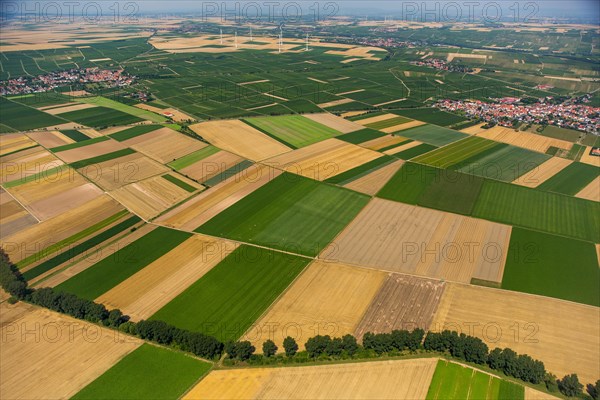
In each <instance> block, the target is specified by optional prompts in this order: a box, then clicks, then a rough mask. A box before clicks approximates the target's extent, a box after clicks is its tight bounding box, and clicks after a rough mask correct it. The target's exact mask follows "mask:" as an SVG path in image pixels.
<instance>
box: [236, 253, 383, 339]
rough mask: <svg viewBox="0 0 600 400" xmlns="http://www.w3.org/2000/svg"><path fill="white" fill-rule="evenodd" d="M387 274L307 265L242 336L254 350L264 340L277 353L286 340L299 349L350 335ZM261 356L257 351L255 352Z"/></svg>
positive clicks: (320, 263)
mask: <svg viewBox="0 0 600 400" xmlns="http://www.w3.org/2000/svg"><path fill="white" fill-rule="evenodd" d="M387 275H388V274H387V273H385V272H381V271H375V270H369V269H365V268H355V267H351V266H347V265H344V264H339V263H333V262H324V261H315V262H313V263H312V264H311V265H310V266H309V267H308V268H307V269H306V270H305V271H304V272H303V273H302V275H300V277H298V279H297V280H296V281H295V282H294V283H293V284H292V286H291V287H289V288H288V290H287V291H286V292H285V293H284V294H283V296H282V297H281V298H280V299H279V300H278V301H277V302H276V303H275V304H274V305H273V306H271V308H270V309H269V310H268V311H267V312H266V314H265V315H263V316H262V318H260V319H259V320H258V321H257V322H256V323H255V324H254V326H252V327H251V328H250V329H249V330H248V331H247V332H246V334H245V335H244V338H245V340H250V341H251V342H252V343H253V344H254V346H256V348H257V349H261V346H262V344H263V342H264V341H265V340H267V339H271V340H273V341H274V342H275V343H276V344H277V346H278V347H279V348H280V349H283V339H285V338H286V337H287V336H292V337H293V338H294V339H296V342H298V346H299V347H300V349H304V343H305V342H306V340H307V339H308V338H310V337H312V336H315V335H330V336H331V337H342V336H343V335H346V334H352V333H353V332H354V330H355V329H356V327H357V325H358V323H359V322H360V320H361V318H362V317H363V315H364V313H365V312H366V310H367V308H368V307H369V304H370V303H371V300H372V299H373V298H374V297H375V295H376V294H377V293H378V291H379V288H380V287H381V285H382V284H383V282H384V281H385V279H386V278H387ZM259 351H262V350H259Z"/></svg>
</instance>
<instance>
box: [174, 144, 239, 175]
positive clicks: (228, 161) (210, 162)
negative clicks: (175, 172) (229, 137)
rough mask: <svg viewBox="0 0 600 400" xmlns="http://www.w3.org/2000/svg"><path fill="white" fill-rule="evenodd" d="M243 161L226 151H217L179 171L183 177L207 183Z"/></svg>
mask: <svg viewBox="0 0 600 400" xmlns="http://www.w3.org/2000/svg"><path fill="white" fill-rule="evenodd" d="M242 161H244V159H243V158H242V157H240V156H238V155H236V154H233V153H230V152H228V151H223V150H221V151H217V152H216V153H215V154H212V155H209V156H208V157H206V158H203V159H202V160H200V161H197V162H195V163H193V164H192V165H190V166H188V167H185V168H182V169H180V170H179V172H181V173H182V174H183V175H185V176H189V177H190V178H192V179H195V180H197V181H198V182H204V181H207V180H209V179H211V178H213V177H215V176H217V175H221V174H223V173H224V172H225V171H227V170H228V169H230V168H232V167H234V166H235V165H237V164H239V163H241V162H242Z"/></svg>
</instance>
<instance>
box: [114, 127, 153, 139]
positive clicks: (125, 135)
mask: <svg viewBox="0 0 600 400" xmlns="http://www.w3.org/2000/svg"><path fill="white" fill-rule="evenodd" d="M160 128H162V126H161V125H139V126H134V127H133V128H127V129H124V130H122V131H119V132H116V133H113V134H112V135H109V136H110V137H111V138H113V139H115V140H117V141H119V142H124V141H125V140H128V139H132V138H134V137H137V136H140V135H143V134H145V133H148V132H152V131H155V130H157V129H160Z"/></svg>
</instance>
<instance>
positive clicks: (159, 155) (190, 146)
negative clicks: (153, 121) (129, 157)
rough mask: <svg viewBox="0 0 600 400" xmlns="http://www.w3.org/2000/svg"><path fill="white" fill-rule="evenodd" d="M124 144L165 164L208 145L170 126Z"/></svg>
mask: <svg viewBox="0 0 600 400" xmlns="http://www.w3.org/2000/svg"><path fill="white" fill-rule="evenodd" d="M123 144H124V145H125V146H127V147H131V148H132V149H134V150H136V151H139V152H140V153H142V154H145V155H147V156H148V157H150V158H153V159H155V160H157V161H159V162H161V163H163V164H167V163H170V162H171V161H173V160H176V159H178V158H181V157H183V156H185V155H187V154H190V153H193V152H194V151H197V150H200V149H203V148H205V147H206V146H207V144H206V143H204V142H201V141H199V140H196V139H192V138H191V137H188V136H185V135H183V134H181V133H178V132H176V131H174V130H172V129H169V128H161V129H157V130H155V131H152V132H148V133H146V134H143V135H140V136H137V137H134V138H132V139H129V140H126V141H124V142H123Z"/></svg>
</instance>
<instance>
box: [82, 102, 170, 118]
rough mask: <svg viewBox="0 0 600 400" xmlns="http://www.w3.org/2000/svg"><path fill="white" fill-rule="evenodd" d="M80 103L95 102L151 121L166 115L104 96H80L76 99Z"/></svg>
mask: <svg viewBox="0 0 600 400" xmlns="http://www.w3.org/2000/svg"><path fill="white" fill-rule="evenodd" d="M76 100H77V101H79V102H82V103H88V104H95V105H97V106H102V107H107V108H112V109H113V110H117V111H121V112H124V113H127V114H130V115H133V116H135V117H138V118H142V119H147V120H149V121H152V122H165V121H166V120H167V118H166V117H164V116H162V115H159V114H156V113H153V112H152V111H148V110H144V109H141V108H137V107H132V106H128V105H127V104H123V103H120V102H118V101H115V100H111V99H107V98H106V97H101V96H97V97H82V98H80V99H76Z"/></svg>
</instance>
